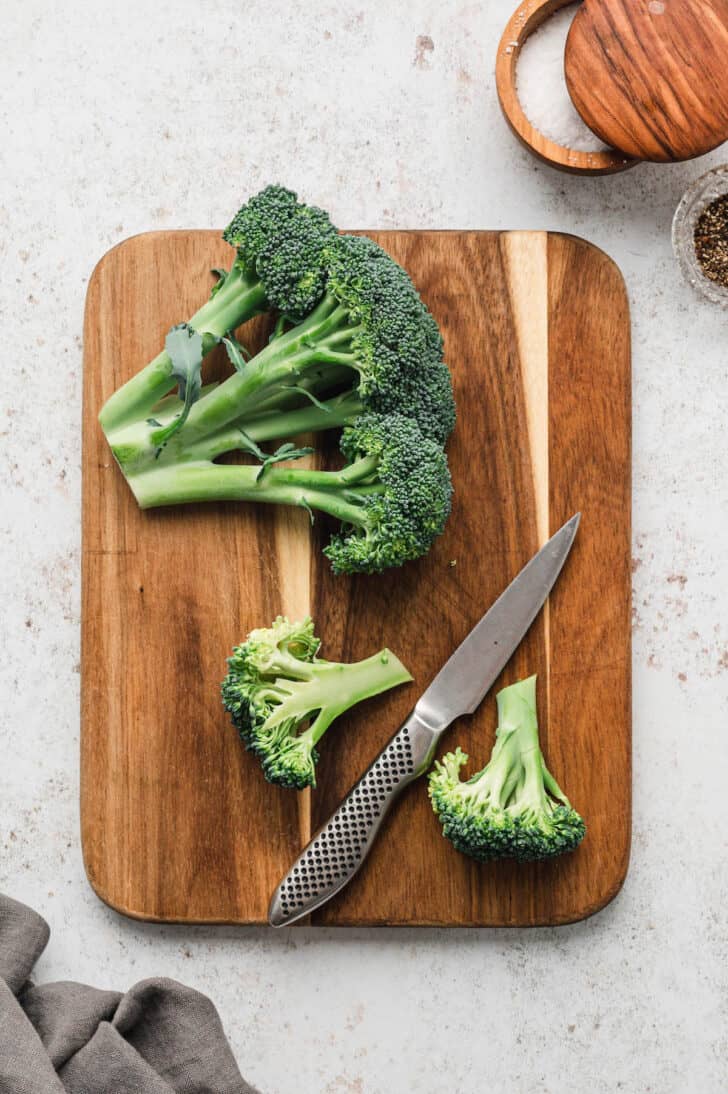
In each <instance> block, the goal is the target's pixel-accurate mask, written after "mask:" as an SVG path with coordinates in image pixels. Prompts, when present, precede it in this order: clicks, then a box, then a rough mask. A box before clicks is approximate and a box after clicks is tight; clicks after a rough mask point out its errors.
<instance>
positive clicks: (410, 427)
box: [324, 414, 452, 573]
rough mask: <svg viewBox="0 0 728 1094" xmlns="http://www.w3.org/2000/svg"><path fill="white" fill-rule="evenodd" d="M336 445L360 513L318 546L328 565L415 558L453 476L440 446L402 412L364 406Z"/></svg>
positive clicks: (352, 566) (353, 568) (338, 569)
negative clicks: (378, 411) (358, 518)
mask: <svg viewBox="0 0 728 1094" xmlns="http://www.w3.org/2000/svg"><path fill="white" fill-rule="evenodd" d="M341 449H342V452H343V453H344V455H345V457H346V458H347V460H348V461H349V468H347V469H345V472H344V473H345V474H347V473H348V478H347V483H348V485H347V489H346V493H347V499H346V500H350V501H351V502H352V503H353V504H355V505H358V506H359V507H360V509H361V521H360V522H359V521H358V522H357V523H356V524H352V525H351V526H345V527H344V529H343V531H342V532H340V533H337V534H336V535H334V536H333V537H332V538H331V540H330V542H329V544H328V545H327V546H326V547H325V548H324V554H325V555H326V556H327V558H328V559H329V560H330V562H331V564H332V567H333V569H334V572H335V573H377V572H379V571H380V570H384V569H386V568H387V567H389V566H401V565H402V563H403V562H408V561H409V560H411V559H415V558H419V557H420V555H423V554H425V553H426V552H427V551H428V550H429V549H430V547H431V546H432V543H433V541H434V540H435V538H436V537H437V536H439V535H440V534H441V532H442V531H443V529H444V527H445V522H446V520H447V518H448V515H449V513H450V504H451V499H452V483H451V480H450V472H449V470H448V466H447V459H446V457H445V453H444V452H443V450H442V448H441V447H440V446H439V445H438V444H437V443H436V442H435V441H433V440H430V439H429V438H427V437H424V436H423V434H422V432H421V430H420V429H419V427H418V426H417V424H416V423H415V422H413V421H412V420H411V419H409V418H405V417H404V416H403V415H401V414H388V415H381V416H380V415H376V414H363V415H362V416H361V418H359V419H358V420H357V422H355V423H354V425H351V426H348V427H347V428H346V429H345V430H344V432H343V435H342V438H341Z"/></svg>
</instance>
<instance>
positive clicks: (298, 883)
mask: <svg viewBox="0 0 728 1094" xmlns="http://www.w3.org/2000/svg"><path fill="white" fill-rule="evenodd" d="M439 737H440V731H438V730H433V729H431V728H430V727H429V726H427V725H426V724H425V723H424V722H423V721H422V720H421V719H420V718H418V716H417V715H416V714H415V713H414V712H413V713H412V714H411V715H410V716H409V718H408V719H407V721H406V722H405V723H404V725H403V726H402V728H401V729H400V730H399V731H398V732H397V733H396V734H395V735H394V737H392V739H391V741H390V742H389V744H388V745H387V746H386V747H385V748H384V749H383V750H382V751H381V752H380V753H379V755H378V756H377V758H376V759H375V760H374V761H373V762H372V763H371V764H370V765H369V767H368V768H367V770H366V771H365V773H364V774H363V775H362V777H361V778H360V779H359V782H358V783H357V784H356V786H355V787H354V788H353V790H351V791H350V792H349V794H348V795H347V796H346V797H345V798H344V800H343V802H342V803H341V805H340V806H339V808H338V809H337V810H336V812H335V813H334V814H333V816H332V817H331V818H330V819H329V820H328V821H327V822H326V824H324V825H323V827H322V828H319V830H318V832H317V833H316V835H315V836H314V837H313V839H312V840H311V842H310V843H309V844H308V845H307V846H306V847H305V849H304V850H303V851H302V852H301V854H300V855H299V857H298V858H297V859H296V861H295V863H294V864H293V866H292V867H291V869H290V870H289V871H288V873H287V874H286V876H285V877H284V878H283V880H282V881H281V883H280V885H279V886H278V888H277V889H276V891H275V893H274V894H273V898H272V900H271V902H270V908H269V909H268V921H269V923H270V924H271V926H272V927H284V926H288V925H289V924H291V923H295V922H296V920H298V919H302V918H303V917H304V916H306V915H310V913H311V912H314V911H315V910H316V909H317V908H320V907H321V906H322V904H325V903H326V902H327V901H328V900H330V899H331V897H332V896H334V895H335V894H336V893H338V892H339V891H340V890H341V889H343V888H344V886H345V885H347V884H348V882H349V881H350V880H351V879H352V878H353V876H354V874H355V873H356V872H357V870H358V869H359V867H360V866H361V864H362V863H363V862H364V859H365V858H366V857H367V855H368V854H369V851H370V849H371V846H372V844H373V843H374V840H375V838H376V835H377V833H378V831H379V829H380V827H381V824H382V821H383V820H384V818H385V817H386V815H387V813H388V812H389V810H390V808H391V806H392V804H393V802H394V801H395V799H396V798H398V797H399V795H400V794H401V793H402V791H403V790H404V788H405V787H406V786H407V785H408V784H409V783H411V782H412V781H413V780H414V779H416V778H418V776H419V775H421V774H422V773H423V772H424V771H426V770H427V768H428V767H429V766H430V763H431V762H432V756H433V753H434V751H435V745H436V744H437V741H438V738H439Z"/></svg>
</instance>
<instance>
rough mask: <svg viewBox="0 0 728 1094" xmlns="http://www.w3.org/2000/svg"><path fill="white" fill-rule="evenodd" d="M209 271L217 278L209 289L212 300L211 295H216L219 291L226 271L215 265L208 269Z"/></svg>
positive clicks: (211, 296) (225, 276) (226, 273)
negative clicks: (213, 267) (212, 268)
mask: <svg viewBox="0 0 728 1094" xmlns="http://www.w3.org/2000/svg"><path fill="white" fill-rule="evenodd" d="M210 273H211V274H213V276H214V277H216V278H217V281H216V282H215V284H214V285H213V286H212V289H211V290H210V300H212V298H213V296H216V295H217V293H219V292H220V289H221V288H222V287H223V285H224V284H225V280H226V278H227V275H228V271H227V270H221V269H219V268H218V267H216V268H215V269H214V270H210Z"/></svg>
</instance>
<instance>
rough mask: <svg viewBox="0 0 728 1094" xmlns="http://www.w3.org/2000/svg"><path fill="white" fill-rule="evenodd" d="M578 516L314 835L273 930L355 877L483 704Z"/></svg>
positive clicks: (489, 615)
mask: <svg viewBox="0 0 728 1094" xmlns="http://www.w3.org/2000/svg"><path fill="white" fill-rule="evenodd" d="M580 516H581V514H580V513H577V514H576V515H575V516H573V517H572V518H571V520H570V521H568V522H567V523H566V524H565V525H564V526H563V528H561V529H560V530H559V531H558V532H557V533H556V535H555V536H552V537H551V539H550V540H549V541H548V543H546V544H544V546H543V547H542V548H541V550H540V551H539V552H538V554H536V555H534V557H533V558H532V559H531V561H530V562H529V563H527V565H526V566H524V568H523V569H522V570H521V572H520V573H519V574H518V576H517V577H516V578H515V579H514V580H513V581H512V582H511V584H510V585H509V586H508V588H507V589H506V590H505V592H503V593H501V595H500V596H499V597H498V599H497V600H496V602H495V603H494V604H493V606H492V607H491V608H490V609H489V610H488V611H487V612H486V614H485V615H484V616H483V618H482V619H481V620H480V622H479V623H477V624H476V625H475V627H473V629H472V631H471V632H470V634H469V635H468V636H467V638H466V639H464V641H463V642H461V643H460V645H459V646H458V648H457V649H456V650H455V652H454V653H453V654H452V656H451V657H450V658H449V660H448V661H446V663H445V664H444V665H443V667H442V668H441V669H440V671H439V672H438V674H437V676H436V677H435V679H434V680H433V681H432V683H431V684H430V686H429V687H428V688H427V690H426V691H425V692H424V694H423V695H421V696H420V698H419V700H418V702H417V704H416V706H415V708H414V710H413V711H412V713H411V714H410V716H409V718H408V719H407V721H406V722H405V723H404V725H403V726H402V728H401V729H400V730H399V731H398V732H397V733H396V734H395V735H394V737H393V738H392V739H391V741H390V742H389V744H388V745H387V746H386V747H385V748H384V749H383V751H382V752H380V753H379V755H378V756H377V758H376V760H374V762H373V763H372V764H371V765H370V766H369V768H368V769H367V771H366V772H365V774H364V775H362V777H361V779H360V780H359V782H358V783H357V784H356V786H355V787H354V789H353V790H352V791H351V792H350V793H349V794H348V796H347V797H346V798H345V799H344V801H343V802H342V803H341V805H340V806H339V808H338V809H337V810H336V812H335V813H334V815H333V816H332V817H331V819H330V820H328V821H327V822H326V824H324V826H323V827H322V828H320V829H319V831H318V832H317V833H316V835H315V836H314V837H313V839H312V840H311V842H310V843H309V844H308V846H307V847H306V848H305V850H304V851H303V852H302V853H301V855H300V856H299V858H298V859H297V860H296V862H295V863H294V865H293V866H292V867H291V869H290V870H289V872H288V873H287V874H286V876H285V877H284V878H283V880H282V881H281V883H280V885H279V886H278V888H277V889H276V891H275V893H274V894H273V899H272V900H271V903H270V908H269V909H268V920H269V922H270V924H271V926H273V927H283V926H287V925H288V924H291V923H295V922H296V920H298V919H302V918H303V916H306V915H309V914H310V913H311V912H313V911H315V910H316V909H317V908H320V907H321V905H322V904H325V903H326V901H327V900H330V899H331V897H332V896H334V895H335V894H336V893H338V892H339V891H340V890H341V889H343V888H344V886H345V885H346V884H347V883H348V882H349V881H350V880H351V878H352V877H353V876H354V874H355V873H356V872H357V870H358V869H359V867H360V866H361V864H362V863H363V861H364V859H365V858H366V856H367V855H368V853H369V850H370V848H371V846H372V844H373V842H374V839H375V837H376V835H377V832H378V831H379V828H380V826H381V824H382V821H383V820H384V818H385V816H386V814H387V813H388V812H389V810H390V808H391V806H392V803H393V802H394V801H395V799H396V798H397V797H398V796H399V795H400V794H401V792H402V791H403V790H404V788H405V787H406V786H407V785H408V784H409V783H411V782H412V781H413V780H414V779H416V778H418V777H419V776H420V775H422V774H423V773H424V772H425V771H426V770H427V768H428V767H429V766H430V764H431V762H432V759H433V756H434V753H435V749H436V747H437V743H438V741H439V740H440V737H441V736H442V734H443V732H444V731H445V730H446V729H447V728H448V726H449V725H450V723H451V722H453V721H454V720H455V719H456V718H458V717H459V716H460V715H461V714H472V713H473V712H474V711H475V710H476V708H477V707H478V706H479V705H480V703H481V701H482V700H483V699H484V698H485V696H486V694H487V692H488V691H489V690H490V688H491V687H492V685H493V683H494V682H495V680H496V679H497V677H498V676H499V674H500V672H501V670H502V669H503V668H504V667H505V665H506V662H507V661H508V660H509V658H510V657H511V654H512V653H513V652H514V650H515V649H516V647H517V646H518V644H519V643H520V641H521V639H522V638H523V636H524V634H525V633H526V631H527V630H528V628H529V627H530V626H531V624H532V623H533V621H534V619H535V618H536V616H537V615H538V613H539V611H540V610H541V608H542V606H543V604H544V601H545V600H546V598H547V596H548V595H549V593H550V592H551V589H552V588H553V585H554V582H555V581H556V579H557V577H558V576H559V573H560V572H561V567H562V566H563V565H564V562H565V561H566V557H567V555H568V554H569V551H570V550H571V545H572V543H573V542H574V537H575V535H576V530H577V528H578V527H579V518H580Z"/></svg>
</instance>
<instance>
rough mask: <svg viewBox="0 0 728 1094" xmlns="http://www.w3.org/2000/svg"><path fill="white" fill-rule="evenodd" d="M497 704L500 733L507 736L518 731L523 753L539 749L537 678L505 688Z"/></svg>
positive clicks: (531, 677)
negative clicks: (530, 749)
mask: <svg viewBox="0 0 728 1094" xmlns="http://www.w3.org/2000/svg"><path fill="white" fill-rule="evenodd" d="M496 703H497V705H498V730H499V732H500V733H502V734H505V733H510V732H511V731H515V730H517V731H518V739H519V745H520V750H521V752H523V751H526V750H528V749H529V748H538V747H539V745H538V720H537V717H536V677H535V676H528V677H527V678H526V679H525V680H519V681H518V683H516V684H511V685H510V687H507V688H503V689H502V690H501V691H499V692H498V694H497V696H496Z"/></svg>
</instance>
